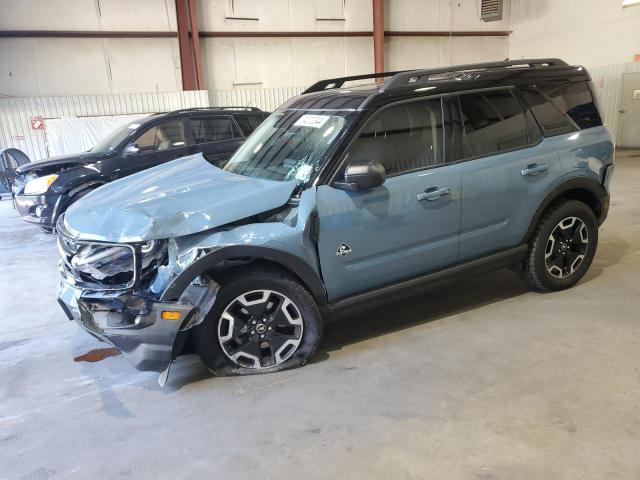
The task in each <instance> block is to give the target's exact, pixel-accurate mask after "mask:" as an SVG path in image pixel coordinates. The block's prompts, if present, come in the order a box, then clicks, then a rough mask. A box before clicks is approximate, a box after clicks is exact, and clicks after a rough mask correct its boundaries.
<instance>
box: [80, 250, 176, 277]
mask: <svg viewBox="0 0 640 480" xmlns="http://www.w3.org/2000/svg"><path fill="white" fill-rule="evenodd" d="M136 247H137V250H138V253H137V254H136V252H135V251H136ZM166 250H167V247H166V242H164V241H158V240H151V241H149V242H145V243H142V244H139V245H137V246H135V247H134V246H133V245H122V246H120V245H105V244H81V245H78V248H77V250H76V252H75V254H74V255H73V257H72V259H71V266H72V268H73V269H74V270H75V273H76V275H78V276H80V277H81V278H83V279H84V280H85V281H90V282H96V283H100V284H105V285H110V286H128V285H129V284H130V283H132V282H133V280H134V271H135V270H136V262H139V263H140V266H139V269H140V273H141V277H142V278H141V279H146V278H148V277H149V276H150V275H151V273H153V272H154V271H155V270H156V268H157V267H158V266H159V265H160V264H161V263H162V262H163V261H164V259H165V258H166ZM136 255H138V258H137V259H136V258H135V256H136Z"/></svg>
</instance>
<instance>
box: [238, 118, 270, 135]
mask: <svg viewBox="0 0 640 480" xmlns="http://www.w3.org/2000/svg"><path fill="white" fill-rule="evenodd" d="M235 118H236V122H238V125H240V129H241V130H242V133H244V134H245V136H247V137H248V136H249V134H250V133H251V132H253V131H254V130H255V129H256V128H257V127H258V125H260V124H261V123H262V121H263V120H264V119H265V118H266V116H265V115H262V114H256V115H238V116H236V117H235Z"/></svg>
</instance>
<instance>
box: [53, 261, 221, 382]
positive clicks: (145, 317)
mask: <svg viewBox="0 0 640 480" xmlns="http://www.w3.org/2000/svg"><path fill="white" fill-rule="evenodd" d="M217 289H218V286H217V284H215V283H214V282H213V281H207V282H199V283H193V284H191V285H190V286H189V287H188V288H187V289H186V290H185V291H184V293H183V294H182V295H181V296H180V298H179V299H178V301H175V302H162V301H158V300H155V299H154V298H152V297H151V296H150V294H148V293H147V292H144V291H138V292H134V291H133V290H132V289H127V290H109V291H91V290H87V289H82V288H80V287H78V286H77V285H75V282H74V279H72V278H69V277H68V276H67V275H66V274H65V272H64V269H62V268H61V278H60V281H59V284H58V303H59V304H60V306H61V307H62V309H63V310H64V311H65V313H66V314H67V317H69V319H70V320H74V321H75V322H76V323H78V324H79V325H80V326H81V327H82V328H83V329H84V330H86V331H87V332H89V333H90V334H92V335H93V336H95V337H97V338H98V339H99V340H102V341H105V342H108V343H110V344H112V345H114V346H115V347H117V348H118V349H119V350H121V351H122V353H123V354H124V355H125V356H126V357H127V359H128V360H129V361H130V362H131V363H132V364H133V366H134V367H135V368H137V369H138V370H147V371H155V372H162V371H164V370H166V369H167V367H168V366H169V365H170V364H171V362H172V361H173V360H174V359H175V358H176V357H177V356H178V355H179V354H180V351H181V349H182V346H183V345H184V341H185V340H186V337H187V332H188V330H189V329H191V328H192V327H194V326H195V325H198V324H199V323H201V322H202V321H203V320H204V317H205V316H206V314H207V313H208V312H209V310H210V309H211V307H212V306H213V303H214V301H215V296H216V293H217ZM163 312H165V315H163ZM167 312H171V313H167Z"/></svg>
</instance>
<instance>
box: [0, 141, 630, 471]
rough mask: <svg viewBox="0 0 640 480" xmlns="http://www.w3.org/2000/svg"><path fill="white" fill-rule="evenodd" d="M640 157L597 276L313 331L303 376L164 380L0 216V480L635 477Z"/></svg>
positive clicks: (186, 369) (392, 310)
mask: <svg viewBox="0 0 640 480" xmlns="http://www.w3.org/2000/svg"><path fill="white" fill-rule="evenodd" d="M639 185H640V154H639V153H638V152H621V153H619V155H618V165H617V170H616V174H615V177H614V181H613V200H612V207H611V213H610V216H609V219H608V220H607V222H606V223H605V224H604V226H603V228H602V229H601V232H600V246H599V248H598V254H597V256H596V259H595V262H594V264H593V265H592V267H591V270H590V271H589V273H588V275H587V276H586V277H585V279H584V280H583V281H582V282H581V283H580V284H579V285H578V286H577V287H575V288H573V289H571V290H569V291H565V292H560V293H554V294H547V295H540V294H536V293H533V292H530V291H528V289H527V287H526V286H525V285H524V284H523V283H522V282H521V281H520V280H519V278H518V277H517V276H516V275H515V274H513V273H511V272H510V271H507V270H504V271H499V272H495V273H493V274H490V275H486V276H483V277H478V278H475V279H470V280H468V281H465V282H461V283H458V284H455V285H453V286H448V287H444V288H440V289H438V290H432V291H430V292H428V293H426V294H424V295H423V296H422V297H420V298H417V299H414V300H412V301H411V302H404V303H401V304H396V305H389V306H387V307H386V308H384V309H378V310H376V311H375V312H371V313H369V314H363V315H360V316H358V317H357V318H351V319H346V320H343V321H340V322H338V323H336V324H333V325H331V326H330V327H329V328H328V330H327V332H326V340H325V342H324V345H323V347H322V348H321V351H320V353H319V355H318V356H317V359H316V361H315V362H313V363H312V364H310V365H308V366H307V367H305V368H303V369H298V370H293V371H288V372H282V373H276V374H271V375H263V376H251V377H243V378H213V377H211V376H210V375H209V374H208V372H207V371H206V370H205V369H204V367H202V365H201V364H200V362H199V360H198V359H197V358H196V357H194V356H186V357H182V358H180V359H179V361H178V362H177V364H176V366H175V367H174V368H173V370H172V375H171V377H170V379H169V383H168V385H167V386H166V387H165V388H164V389H161V388H160V387H159V386H158V384H157V382H156V375H154V374H151V373H140V372H137V371H135V370H132V369H131V367H130V366H129V365H128V364H127V362H126V361H125V359H124V358H123V357H122V356H117V357H111V358H106V359H104V360H103V361H101V362H97V363H86V362H74V360H73V359H74V357H77V356H78V355H81V354H83V353H86V352H88V351H89V350H91V349H94V348H101V347H104V346H105V345H104V344H100V343H98V342H97V341H95V340H93V339H92V338H91V337H89V336H88V335H87V334H85V333H84V332H82V331H80V330H79V329H78V328H77V327H76V326H75V325H74V324H73V323H70V322H69V321H67V320H66V317H65V316H64V314H63V313H62V311H61V310H60V309H59V307H58V305H57V304H56V301H55V296H54V291H55V282H56V262H57V251H56V246H55V242H54V239H53V238H52V237H50V236H46V235H44V234H42V233H40V232H39V231H38V230H37V229H36V228H34V227H32V226H30V225H26V224H24V223H23V222H22V221H20V220H19V219H18V218H17V216H16V214H15V212H14V211H13V210H12V208H11V204H10V203H8V202H6V201H5V202H0V232H1V233H0V265H2V270H1V274H0V306H1V307H2V309H3V315H2V319H1V320H0V478H2V479H5V478H6V479H23V478H24V479H27V478H28V479H47V478H61V479H87V478H136V479H146V478H149V479H159V478H171V479H175V478H187V479H192V478H193V479H201V478H234V479H235V478H237V479H244V478H251V479H253V480H255V479H256V478H264V479H271V478H279V479H286V478H308V479H316V478H318V479H326V478H349V479H352V478H355V479H359V478H362V479H371V478H394V479H404V478H434V479H448V480H455V479H482V480H488V479H518V480H523V479H535V480H539V479H554V480H560V479H572V480H573V479H577V478H580V479H597V480H602V479H605V478H606V479H612V478H616V479H637V478H640V454H639V452H640V313H639V312H640V279H639V276H638V272H639V271H640V190H639V189H638V186H639Z"/></svg>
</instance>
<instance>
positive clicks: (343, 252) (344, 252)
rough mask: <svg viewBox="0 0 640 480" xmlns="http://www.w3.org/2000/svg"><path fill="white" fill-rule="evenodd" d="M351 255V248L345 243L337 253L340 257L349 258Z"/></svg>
mask: <svg viewBox="0 0 640 480" xmlns="http://www.w3.org/2000/svg"><path fill="white" fill-rule="evenodd" d="M350 253H351V247H350V246H349V245H347V244H346V243H344V242H343V243H342V245H340V246H339V247H338V250H337V251H336V255H338V256H339V257H344V256H347V255H349V254H350Z"/></svg>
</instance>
